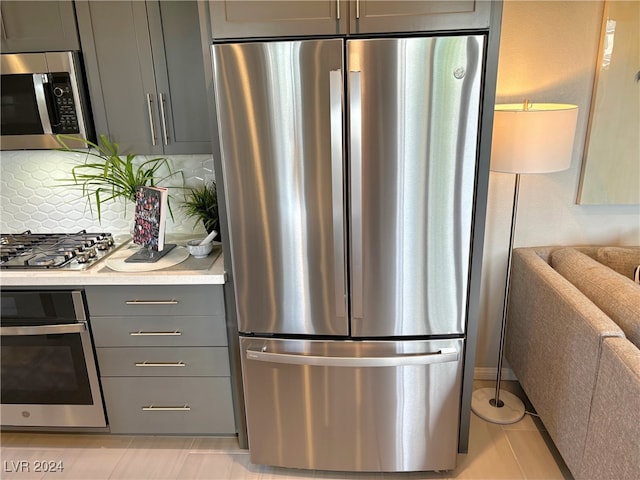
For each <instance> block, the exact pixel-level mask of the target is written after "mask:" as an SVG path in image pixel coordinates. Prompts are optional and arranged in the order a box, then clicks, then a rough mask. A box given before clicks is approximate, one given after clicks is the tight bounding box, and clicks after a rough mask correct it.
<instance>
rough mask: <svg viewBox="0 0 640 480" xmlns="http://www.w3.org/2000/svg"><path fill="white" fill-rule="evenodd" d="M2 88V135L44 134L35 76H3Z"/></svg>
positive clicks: (0, 116) (0, 129) (0, 128)
mask: <svg viewBox="0 0 640 480" xmlns="http://www.w3.org/2000/svg"><path fill="white" fill-rule="evenodd" d="M1 87H2V89H1V90H0V91H1V92H2V111H1V115H0V122H1V126H0V131H1V132H2V135H42V134H44V133H45V131H44V128H43V121H42V118H41V109H42V103H40V105H39V104H38V101H39V99H38V95H36V90H37V88H36V85H35V84H34V75H32V74H27V73H23V74H5V75H2V86H1ZM42 101H43V99H40V102H42ZM45 105H46V104H45ZM48 133H51V132H48Z"/></svg>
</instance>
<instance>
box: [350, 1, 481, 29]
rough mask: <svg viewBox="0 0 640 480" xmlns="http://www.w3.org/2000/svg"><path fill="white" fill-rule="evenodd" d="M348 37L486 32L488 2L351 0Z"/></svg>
mask: <svg viewBox="0 0 640 480" xmlns="http://www.w3.org/2000/svg"><path fill="white" fill-rule="evenodd" d="M349 5H350V16H349V18H350V33H376V32H424V31H435V30H453V29H461V28H487V27H488V26H489V19H490V10H491V2H487V1H482V0H429V1H420V2H418V1H415V0H412V1H411V0H410V1H402V0H398V1H380V0H352V1H351V2H349Z"/></svg>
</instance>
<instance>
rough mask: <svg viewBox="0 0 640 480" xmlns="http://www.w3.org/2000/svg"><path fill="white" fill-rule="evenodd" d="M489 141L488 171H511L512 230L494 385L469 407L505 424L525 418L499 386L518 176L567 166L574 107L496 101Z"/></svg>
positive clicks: (475, 397) (513, 398)
mask: <svg viewBox="0 0 640 480" xmlns="http://www.w3.org/2000/svg"><path fill="white" fill-rule="evenodd" d="M494 113H495V115H494V123H493V142H492V145H491V170H493V171H495V172H504V173H515V174H516V179H515V188H514V193H513V206H512V209H511V234H510V236H509V250H508V253H507V276H506V282H505V290H504V302H503V304H502V325H501V329H500V348H499V352H498V372H497V376H496V385H495V389H493V388H481V389H478V390H475V391H474V392H473V396H472V399H471V410H472V411H473V412H474V413H475V414H476V415H478V416H479V417H480V418H483V419H484V420H487V421H489V422H492V423H498V424H509V423H515V422H517V421H519V420H520V419H521V418H522V417H523V416H524V404H523V403H522V400H520V399H519V398H518V397H517V396H515V395H513V394H512V393H510V392H507V391H504V390H501V389H500V382H501V378H502V359H503V350H504V342H505V330H506V328H505V327H506V323H507V309H508V302H509V286H510V279H511V253H512V250H513V237H514V232H515V226H516V213H517V210H518V193H519V190H520V175H521V174H523V173H524V174H528V173H550V172H559V171H562V170H566V169H568V168H569V165H570V164H571V152H572V150H573V140H574V136H575V130H576V122H577V119H578V107H577V106H576V105H566V104H551V103H536V104H530V103H528V102H527V101H525V102H524V103H523V104H505V105H496V107H495V112H494Z"/></svg>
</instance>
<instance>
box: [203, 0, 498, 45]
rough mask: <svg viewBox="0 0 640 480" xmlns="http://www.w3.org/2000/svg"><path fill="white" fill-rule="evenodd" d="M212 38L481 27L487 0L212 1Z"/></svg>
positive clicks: (487, 10)
mask: <svg viewBox="0 0 640 480" xmlns="http://www.w3.org/2000/svg"><path fill="white" fill-rule="evenodd" d="M209 5H210V8H209V11H210V15H211V25H212V33H213V38H214V39H230V38H247V37H252V38H260V37H281V36H308V35H336V34H368V33H382V32H386V33H389V32H424V31H437V30H456V29H479V28H487V27H488V26H489V19H490V10H491V2H489V1H485V0H424V1H416V0H410V1H399V0H386V1H383V0H313V1H307V0H294V1H291V0H289V1H271V0H270V1H249V0H246V1H245V0H210V2H209Z"/></svg>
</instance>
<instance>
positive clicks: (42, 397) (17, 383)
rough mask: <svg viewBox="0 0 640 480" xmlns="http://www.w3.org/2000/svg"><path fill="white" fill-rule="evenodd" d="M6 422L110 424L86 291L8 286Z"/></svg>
mask: <svg viewBox="0 0 640 480" xmlns="http://www.w3.org/2000/svg"><path fill="white" fill-rule="evenodd" d="M1 298H2V302H1V316H0V324H1V325H0V337H1V350H0V376H1V378H2V382H1V383H0V385H1V388H0V399H1V402H2V408H1V409H0V420H1V423H2V425H15V426H34V427H104V426H106V419H105V415H104V406H103V403H102V395H101V393H100V384H99V381H98V374H97V368H96V362H95V356H94V352H93V345H92V342H91V336H90V334H89V328H88V323H87V315H86V310H85V305H84V299H83V294H82V292H81V291H63V290H51V291H6V290H3V291H2V295H1Z"/></svg>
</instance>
